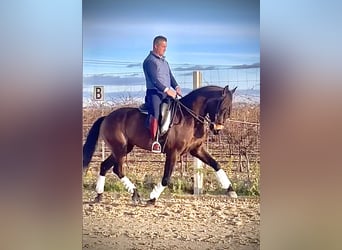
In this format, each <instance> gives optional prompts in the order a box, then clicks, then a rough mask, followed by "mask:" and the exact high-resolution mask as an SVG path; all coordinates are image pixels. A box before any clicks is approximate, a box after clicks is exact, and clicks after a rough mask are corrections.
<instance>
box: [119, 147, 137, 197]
mask: <svg viewBox="0 0 342 250" xmlns="http://www.w3.org/2000/svg"><path fill="white" fill-rule="evenodd" d="M132 148H133V147H132V146H131V147H128V148H127V151H126V152H125V155H126V154H127V153H129V152H130V151H131V150H132ZM123 161H124V156H121V157H119V158H118V159H117V161H115V162H114V168H113V172H114V173H115V174H116V175H117V176H118V177H119V179H120V181H121V183H122V184H123V185H124V187H125V188H126V189H127V191H128V192H129V193H131V194H132V200H133V202H134V203H136V202H139V203H140V202H141V200H140V195H139V193H138V191H137V188H136V187H135V185H134V184H133V183H132V182H131V181H130V179H129V178H128V177H127V176H125V175H124V173H123V170H122V165H123Z"/></svg>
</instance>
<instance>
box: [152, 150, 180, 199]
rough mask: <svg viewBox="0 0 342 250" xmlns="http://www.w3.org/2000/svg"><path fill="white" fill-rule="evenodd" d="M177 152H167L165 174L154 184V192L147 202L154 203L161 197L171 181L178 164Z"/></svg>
mask: <svg viewBox="0 0 342 250" xmlns="http://www.w3.org/2000/svg"><path fill="white" fill-rule="evenodd" d="M176 160H177V154H176V153H175V152H172V153H167V154H166V161H165V166H164V175H163V178H162V181H161V182H159V183H158V184H157V185H156V186H154V188H153V190H152V192H151V193H150V199H149V200H148V201H147V204H150V205H154V204H155V203H156V200H157V199H158V198H159V196H160V194H161V193H162V192H163V191H164V189H165V188H166V186H167V185H168V184H169V183H170V179H171V175H172V171H173V168H174V166H175V164H176Z"/></svg>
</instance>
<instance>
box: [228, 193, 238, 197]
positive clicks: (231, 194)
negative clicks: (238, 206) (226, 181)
mask: <svg viewBox="0 0 342 250" xmlns="http://www.w3.org/2000/svg"><path fill="white" fill-rule="evenodd" d="M228 196H229V197H230V198H234V199H235V198H237V197H238V196H237V194H236V192H235V191H228Z"/></svg>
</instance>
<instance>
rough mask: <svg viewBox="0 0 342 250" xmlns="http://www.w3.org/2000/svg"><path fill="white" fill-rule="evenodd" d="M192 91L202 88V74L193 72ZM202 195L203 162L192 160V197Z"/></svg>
mask: <svg viewBox="0 0 342 250" xmlns="http://www.w3.org/2000/svg"><path fill="white" fill-rule="evenodd" d="M192 75H193V89H197V88H199V87H201V86H202V74H201V72H200V71H194V72H193V74H192ZM202 193H203V162H202V161H201V160H199V159H197V158H194V195H200V194H202Z"/></svg>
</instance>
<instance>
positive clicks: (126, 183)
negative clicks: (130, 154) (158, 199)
mask: <svg viewBox="0 0 342 250" xmlns="http://www.w3.org/2000/svg"><path fill="white" fill-rule="evenodd" d="M120 181H121V182H122V184H123V185H124V186H125V188H126V189H127V190H128V192H130V193H131V194H133V192H134V189H135V186H134V184H133V183H132V182H131V181H130V180H129V179H128V177H127V176H124V177H122V178H121V179H120Z"/></svg>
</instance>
